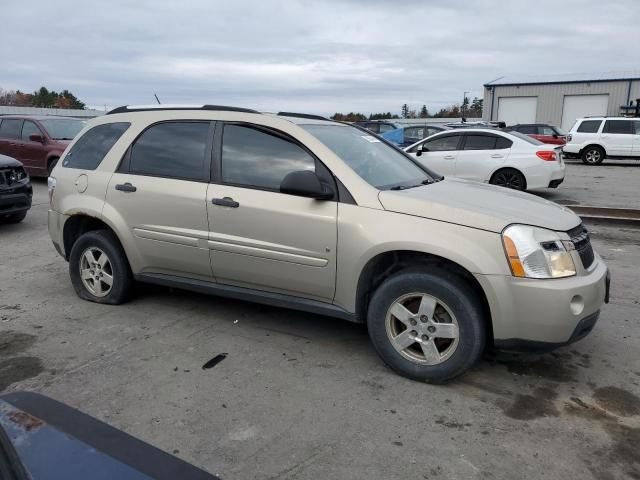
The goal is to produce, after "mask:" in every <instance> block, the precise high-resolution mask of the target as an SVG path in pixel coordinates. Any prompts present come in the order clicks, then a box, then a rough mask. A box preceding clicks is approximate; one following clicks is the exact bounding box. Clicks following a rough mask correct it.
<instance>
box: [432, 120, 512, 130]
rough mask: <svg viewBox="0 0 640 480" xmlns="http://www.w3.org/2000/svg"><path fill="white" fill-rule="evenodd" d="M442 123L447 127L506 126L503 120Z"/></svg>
mask: <svg viewBox="0 0 640 480" xmlns="http://www.w3.org/2000/svg"><path fill="white" fill-rule="evenodd" d="M444 125H445V126H446V127H449V128H505V127H506V124H505V123H504V122H482V121H478V122H467V121H466V120H465V121H460V122H450V123H445V124H444Z"/></svg>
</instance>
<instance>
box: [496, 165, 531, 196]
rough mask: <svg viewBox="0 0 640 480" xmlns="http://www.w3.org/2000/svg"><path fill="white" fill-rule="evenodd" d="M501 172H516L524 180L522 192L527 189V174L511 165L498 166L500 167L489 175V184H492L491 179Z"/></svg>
mask: <svg viewBox="0 0 640 480" xmlns="http://www.w3.org/2000/svg"><path fill="white" fill-rule="evenodd" d="M503 170H515V171H516V172H518V173H519V174H520V175H522V177H523V178H524V189H523V191H525V190H526V189H527V186H528V185H529V180H528V179H527V174H526V173H524V172H523V171H522V170H521V169H520V168H518V167H513V166H511V165H500V167H498V168H496V169H495V171H494V172H492V173H491V175H490V176H489V183H491V184H493V179H494V177H495V176H496V175H497V174H498V173H500V172H501V171H503Z"/></svg>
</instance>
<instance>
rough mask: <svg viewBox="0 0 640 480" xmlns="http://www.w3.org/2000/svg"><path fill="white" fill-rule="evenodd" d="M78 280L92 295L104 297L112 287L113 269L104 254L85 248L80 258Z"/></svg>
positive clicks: (96, 249)
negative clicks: (80, 280) (79, 279)
mask: <svg viewBox="0 0 640 480" xmlns="http://www.w3.org/2000/svg"><path fill="white" fill-rule="evenodd" d="M80 278H81V279H82V283H83V285H84V286H85V288H86V289H87V290H89V292H90V293H91V294H92V295H95V296H96V297H106V296H107V295H109V293H110V292H111V288H112V287H113V267H112V266H111V261H110V260H109V257H108V256H107V254H106V253H104V252H103V251H102V250H100V249H99V248H97V247H90V248H87V249H86V250H85V251H84V253H83V254H82V256H81V257H80Z"/></svg>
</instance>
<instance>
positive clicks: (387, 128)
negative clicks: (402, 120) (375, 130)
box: [378, 123, 396, 133]
mask: <svg viewBox="0 0 640 480" xmlns="http://www.w3.org/2000/svg"><path fill="white" fill-rule="evenodd" d="M378 126H379V127H380V133H384V132H389V131H391V130H395V129H396V127H394V126H393V125H387V124H386V123H380V124H378Z"/></svg>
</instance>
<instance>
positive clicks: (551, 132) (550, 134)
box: [507, 123, 567, 145]
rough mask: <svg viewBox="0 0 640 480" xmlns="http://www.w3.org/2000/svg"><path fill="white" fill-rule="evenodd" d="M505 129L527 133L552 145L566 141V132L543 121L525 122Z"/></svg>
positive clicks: (562, 143)
mask: <svg viewBox="0 0 640 480" xmlns="http://www.w3.org/2000/svg"><path fill="white" fill-rule="evenodd" d="M507 130H514V131H516V132H520V133H523V134H524V135H528V136H530V137H532V138H535V139H536V140H540V141H541V142H542V143H550V144H552V145H564V144H565V143H567V134H566V133H564V132H563V131H562V130H560V129H559V128H558V127H554V126H553V125H546V124H544V123H527V124H518V125H512V126H511V127H507Z"/></svg>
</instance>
